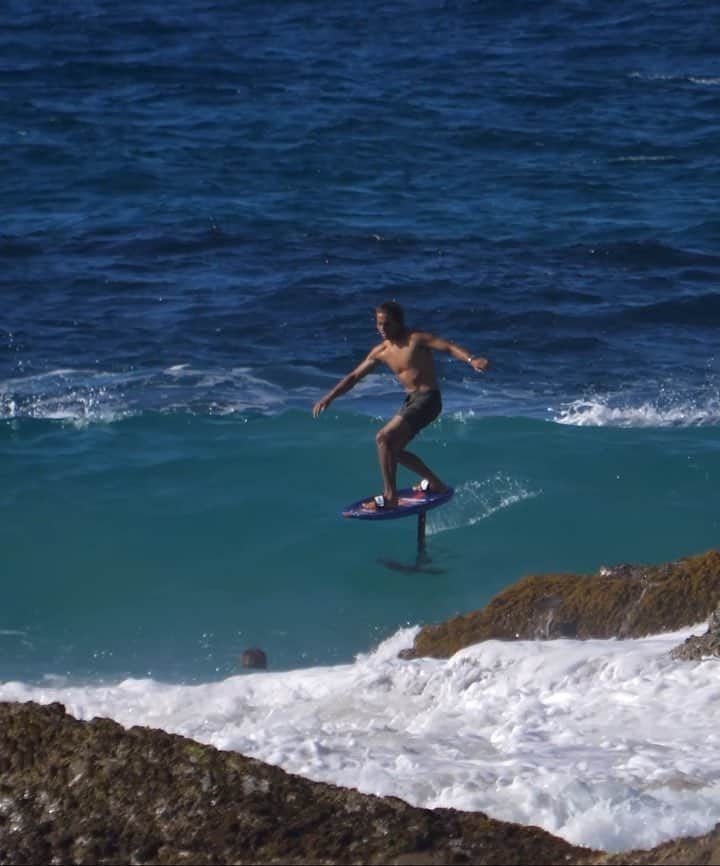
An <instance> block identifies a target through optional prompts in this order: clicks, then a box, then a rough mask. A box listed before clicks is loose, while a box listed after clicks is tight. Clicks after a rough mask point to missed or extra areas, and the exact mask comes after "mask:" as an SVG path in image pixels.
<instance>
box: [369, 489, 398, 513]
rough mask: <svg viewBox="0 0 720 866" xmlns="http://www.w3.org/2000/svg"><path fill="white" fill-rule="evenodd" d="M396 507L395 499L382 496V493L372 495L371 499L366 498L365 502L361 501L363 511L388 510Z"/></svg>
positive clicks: (396, 501)
mask: <svg viewBox="0 0 720 866" xmlns="http://www.w3.org/2000/svg"><path fill="white" fill-rule="evenodd" d="M397 507H398V500H397V499H389V498H388V497H387V496H383V495H382V493H381V494H379V495H378V496H373V498H372V499H368V500H367V502H363V504H362V509H363V511H389V510H390V509H391V508H397Z"/></svg>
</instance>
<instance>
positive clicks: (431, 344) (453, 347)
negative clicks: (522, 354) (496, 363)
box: [420, 334, 490, 373]
mask: <svg viewBox="0 0 720 866" xmlns="http://www.w3.org/2000/svg"><path fill="white" fill-rule="evenodd" d="M420 341H421V342H422V344H423V345H424V346H427V347H428V348H430V349H435V350H437V351H438V352H447V353H448V354H449V355H452V357H453V358H455V359H456V360H458V361H465V362H466V363H467V364H470V366H471V367H472V368H473V370H477V372H478V373H484V372H485V371H486V370H487V368H488V367H489V366H490V361H488V359H487V358H483V357H481V356H480V355H473V354H472V352H468V350H467V349H464V348H463V347H462V346H458V344H457V343H452V342H450V340H444V339H443V338H442V337H436V336H435V335H434V334H420Z"/></svg>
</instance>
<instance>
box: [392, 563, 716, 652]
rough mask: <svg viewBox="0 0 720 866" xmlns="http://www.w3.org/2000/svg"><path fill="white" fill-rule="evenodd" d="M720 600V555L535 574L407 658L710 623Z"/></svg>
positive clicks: (425, 634)
mask: <svg viewBox="0 0 720 866" xmlns="http://www.w3.org/2000/svg"><path fill="white" fill-rule="evenodd" d="M719 601H720V551H717V550H711V551H709V552H708V553H705V554H702V555H700V556H693V557H688V558H686V559H681V560H678V561H677V562H673V563H668V564H663V565H659V566H643V565H619V566H615V567H613V568H602V569H601V570H600V572H599V573H598V574H594V575H577V574H549V575H530V576H529V577H525V578H523V579H522V580H520V581H519V582H518V583H516V584H514V585H513V586H511V587H509V588H508V589H506V590H504V591H503V592H501V593H500V594H499V595H497V596H495V598H493V599H492V600H491V601H490V603H489V604H488V605H487V606H486V607H485V608H483V609H482V610H477V611H474V612H472V613H469V614H466V615H463V616H457V617H455V618H454V619H451V620H449V621H447V622H444V623H440V624H437V625H429V626H425V627H424V628H423V629H421V631H420V632H419V633H418V635H417V636H416V638H415V643H414V645H413V647H412V649H410V650H405V651H404V652H403V653H402V655H403V657H405V658H418V657H420V656H432V657H435V658H448V657H449V656H451V655H452V654H453V653H455V652H457V651H458V650H460V649H463V647H466V646H470V645H471V644H474V643H479V642H480V641H483V640H490V639H499V640H514V639H523V640H533V639H549V638H557V637H574V638H610V637H617V638H629V637H643V636H645V635H648V634H658V633H660V632H663V631H673V630H675V629H679V628H682V627H684V626H688V625H695V624H696V623H698V622H702V621H703V620H705V619H707V617H708V616H709V614H710V612H711V611H712V610H713V609H714V608H715V606H716V605H717V604H718V602H719Z"/></svg>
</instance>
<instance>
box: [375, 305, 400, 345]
mask: <svg viewBox="0 0 720 866" xmlns="http://www.w3.org/2000/svg"><path fill="white" fill-rule="evenodd" d="M375 325H376V327H377V329H378V333H379V334H380V336H381V337H382V338H383V339H384V340H392V338H393V337H394V336H396V335H397V334H399V333H400V331H401V330H402V328H401V327H400V326H399V325H398V323H397V322H396V321H395V319H393V318H392V316H388V314H387V313H381V312H380V311H379V310H377V311H376V312H375Z"/></svg>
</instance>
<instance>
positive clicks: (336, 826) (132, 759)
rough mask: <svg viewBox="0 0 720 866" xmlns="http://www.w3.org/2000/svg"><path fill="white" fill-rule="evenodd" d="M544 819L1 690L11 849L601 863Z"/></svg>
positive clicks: (36, 856)
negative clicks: (391, 787) (414, 797)
mask: <svg viewBox="0 0 720 866" xmlns="http://www.w3.org/2000/svg"><path fill="white" fill-rule="evenodd" d="M598 854H599V852H594V851H591V850H589V849H586V848H578V847H576V846H573V845H570V844H569V843H568V842H565V841H564V840H562V839H558V838H556V837H554V836H552V835H551V834H550V833H547V832H546V831H544V830H541V829H539V828H537V827H522V826H521V825H519V824H510V823H504V822H502V821H495V820H493V819H491V818H488V817H487V816H486V815H484V814H482V813H480V812H478V813H469V812H459V811H455V810H453V809H436V810H429V809H416V808H414V807H412V806H409V805H408V804H407V803H404V802H403V801H402V800H399V799H397V798H393V797H372V796H368V795H365V794H360V793H359V792H358V791H354V790H349V789H343V788H338V787H335V786H333V785H326V784H322V783H319V782H311V781H309V780H307V779H303V778H301V777H299V776H293V775H291V774H289V773H286V772H284V771H283V770H281V769H279V768H277V767H271V766H268V765H267V764H263V763H261V762H260V761H256V760H254V759H252V758H246V757H243V756H242V755H239V754H236V753H234V752H221V751H218V750H217V749H214V748H213V747H211V746H203V745H200V744H199V743H196V742H193V741H192V740H187V739H185V738H183V737H180V736H176V735H172V734H167V733H165V732H164V731H156V730H150V729H148V728H140V727H134V728H131V729H129V730H125V729H124V728H122V727H121V726H120V725H118V724H116V723H115V722H112V721H110V720H108V719H94V720H93V721H91V722H81V721H78V720H76V719H73V718H72V717H70V716H68V715H66V714H65V710H64V707H62V706H61V705H59V704H53V705H50V706H40V705H38V704H32V703H27V704H9V703H4V704H3V703H0V862H1V863H13V864H36V863H93V864H110V863H118V864H120V863H135V864H145V863H168V864H210V863H233V864H266V863H268V864H269V863H278V864H279V863H287V864H300V863H313V864H335V863H367V864H396V863H397V864H403V863H439V864H444V863H449V864H450V863H457V864H460V863H503V864H525V863H528V864H529V863H535V864H554V863H578V864H580V863H589V862H591V858H592V857H593V856H597V855H598Z"/></svg>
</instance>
